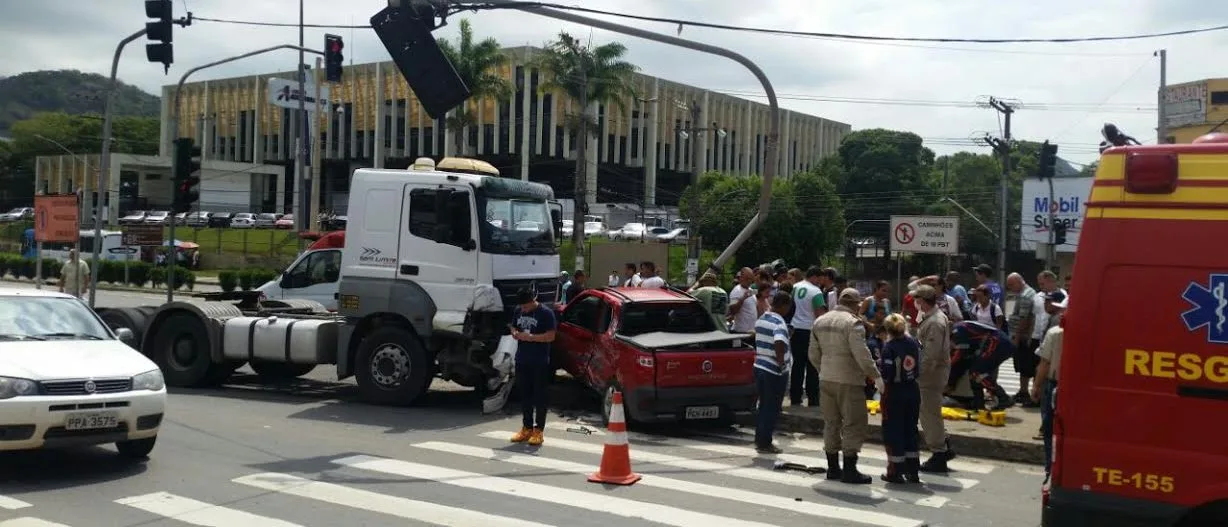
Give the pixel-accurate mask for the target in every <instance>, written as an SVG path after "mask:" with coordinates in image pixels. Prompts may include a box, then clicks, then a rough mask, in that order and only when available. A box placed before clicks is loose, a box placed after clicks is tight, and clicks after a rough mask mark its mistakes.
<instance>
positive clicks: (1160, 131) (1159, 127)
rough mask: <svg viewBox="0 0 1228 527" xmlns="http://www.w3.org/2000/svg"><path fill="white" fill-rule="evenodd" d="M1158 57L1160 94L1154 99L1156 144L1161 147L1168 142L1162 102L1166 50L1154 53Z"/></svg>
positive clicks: (1166, 67) (1165, 87) (1165, 80)
mask: <svg viewBox="0 0 1228 527" xmlns="http://www.w3.org/2000/svg"><path fill="white" fill-rule="evenodd" d="M1154 55H1155V56H1158V57H1160V93H1159V94H1158V96H1157V97H1156V99H1157V102H1158V104H1157V108H1158V111H1157V112H1156V115H1157V117H1158V122H1157V123H1156V144H1157V145H1162V144H1164V143H1167V142H1168V124H1167V123H1166V122H1165V121H1167V120H1168V116H1167V115H1166V114H1165V112H1164V102H1165V99H1166V95H1167V92H1168V50H1167V49H1162V50H1160V51H1157V52H1155V53H1154Z"/></svg>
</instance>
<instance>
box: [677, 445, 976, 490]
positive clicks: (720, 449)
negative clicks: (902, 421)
mask: <svg viewBox="0 0 1228 527" xmlns="http://www.w3.org/2000/svg"><path fill="white" fill-rule="evenodd" d="M686 448H693V449H696V450H703V451H706V452H712V453H716V454H728V455H731V456H744V457H750V458H753V457H758V456H761V454H759V453H758V452H755V449H753V448H751V447H743V446H734V445H718V444H707V445H689V446H687V447H686ZM764 457H768V456H764ZM770 457H771V458H773V459H779V460H781V461H785V462H789V463H800V464H803V465H807V466H820V467H822V466H826V465H827V459H826V457H824V458H823V459H820V458H817V457H806V456H799V455H795V454H777V455H775V456H770ZM867 468H872V469H874V470H885V468H883V467H867ZM865 472H869V470H866V471H865ZM922 479H923V480H925V481H929V482H934V483H941V484H942V485H944V486H948V487H959V488H961V489H970V488H972V487H975V486H976V485H977V484H978V483H980V481H978V480H975V479H966V478H955V477H950V476H939V475H936V474H925V475H924V477H923V478H922Z"/></svg>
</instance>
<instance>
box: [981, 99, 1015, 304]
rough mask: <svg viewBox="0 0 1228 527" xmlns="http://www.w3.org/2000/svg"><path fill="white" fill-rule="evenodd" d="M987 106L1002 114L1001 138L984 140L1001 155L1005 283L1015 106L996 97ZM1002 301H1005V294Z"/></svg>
mask: <svg viewBox="0 0 1228 527" xmlns="http://www.w3.org/2000/svg"><path fill="white" fill-rule="evenodd" d="M989 107H990V108H993V109H994V110H997V111H998V113H1001V114H1002V116H1003V126H1002V138H1001V139H998V138H994V137H986V138H985V142H986V143H989V146H992V147H993V148H994V150H995V151H996V152H997V153H998V155H1000V156H1002V179H1001V180H1000V181H998V191H999V196H998V199H999V200H1000V201H1001V203H999V205H1000V206H1001V207H1000V208H999V212H998V214H999V216H998V283H999V284H1006V239H1007V238H1006V222H1007V218H1006V216H1007V213H1008V211H1009V210H1010V208H1009V207H1008V206H1007V200H1008V199H1009V198H1010V187H1008V186H1007V182H1008V181H1009V177H1010V173H1011V115H1013V114H1014V113H1015V108H1014V107H1013V106H1011V105H1010V104H1009V103H1007V102H1004V101H1002V100H1001V99H998V98H996V97H990V98H989ZM1002 301H1003V302H1006V297H1005V296H1003V297H1002ZM1003 308H1005V306H1003Z"/></svg>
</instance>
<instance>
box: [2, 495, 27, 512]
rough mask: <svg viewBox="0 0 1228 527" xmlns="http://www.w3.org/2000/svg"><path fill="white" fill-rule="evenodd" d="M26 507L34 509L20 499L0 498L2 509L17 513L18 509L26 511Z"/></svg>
mask: <svg viewBox="0 0 1228 527" xmlns="http://www.w3.org/2000/svg"><path fill="white" fill-rule="evenodd" d="M26 507H33V505H30V504H29V503H26V502H24V501H21V500H18V499H13V498H10V497H8V496H0V509H8V510H11V511H15V510H17V509H24V508H26Z"/></svg>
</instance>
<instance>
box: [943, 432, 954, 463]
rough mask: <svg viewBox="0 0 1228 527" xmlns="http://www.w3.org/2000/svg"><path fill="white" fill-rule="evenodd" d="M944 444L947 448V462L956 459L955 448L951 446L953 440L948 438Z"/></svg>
mask: <svg viewBox="0 0 1228 527" xmlns="http://www.w3.org/2000/svg"><path fill="white" fill-rule="evenodd" d="M943 443H945V444H946V446H947V461H950V460H952V459H955V448H954V447H952V446H951V438H949V437H948V438H946V439H945V440H944V441H943Z"/></svg>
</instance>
